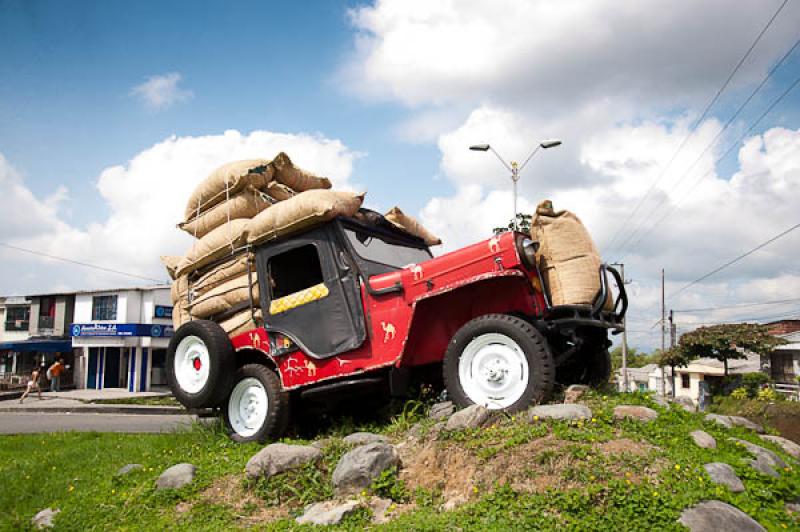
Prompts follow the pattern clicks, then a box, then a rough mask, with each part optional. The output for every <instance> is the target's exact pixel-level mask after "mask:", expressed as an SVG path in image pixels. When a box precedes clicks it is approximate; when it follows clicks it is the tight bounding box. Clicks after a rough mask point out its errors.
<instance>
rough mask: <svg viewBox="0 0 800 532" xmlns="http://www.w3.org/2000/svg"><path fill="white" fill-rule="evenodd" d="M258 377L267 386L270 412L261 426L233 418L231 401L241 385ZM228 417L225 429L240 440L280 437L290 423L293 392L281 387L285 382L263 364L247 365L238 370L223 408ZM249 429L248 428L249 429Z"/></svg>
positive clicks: (232, 437)
mask: <svg viewBox="0 0 800 532" xmlns="http://www.w3.org/2000/svg"><path fill="white" fill-rule="evenodd" d="M249 378H253V379H256V380H257V381H258V382H260V383H261V385H262V386H263V388H264V391H265V392H266V396H267V408H266V415H265V416H264V417H263V419H262V420H261V424H260V426H257V427H244V426H242V425H240V421H236V420H234V419H232V416H231V408H232V405H231V403H230V401H231V399H233V397H234V395H235V392H236V389H237V385H238V384H239V383H241V382H242V381H243V380H244V379H249ZM222 415H223V418H224V419H225V428H226V429H227V431H228V435H229V436H230V438H231V439H232V440H233V441H235V442H239V443H246V442H251V441H257V442H261V443H264V442H266V441H267V440H270V439H277V438H279V437H281V436H282V435H283V433H284V432H286V426H287V425H288V423H289V393H288V392H285V391H283V390H282V389H281V382H280V379H278V376H277V375H276V374H275V372H274V371H272V370H271V369H269V368H268V367H266V366H264V365H262V364H245V365H244V366H242V367H241V368H239V369H238V370H237V371H236V376H235V378H234V384H233V389H232V390H231V394H230V395H229V397H228V398H227V400H226V404H225V405H223V407H222ZM245 429H248V430H247V432H245Z"/></svg>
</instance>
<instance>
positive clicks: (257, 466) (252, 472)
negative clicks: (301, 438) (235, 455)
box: [245, 443, 322, 478]
mask: <svg viewBox="0 0 800 532" xmlns="http://www.w3.org/2000/svg"><path fill="white" fill-rule="evenodd" d="M320 458H322V451H320V450H319V449H317V448H315V447H312V446H310V445H287V444H285V443H272V444H270V445H267V446H266V447H264V448H263V449H261V450H260V451H258V452H257V453H256V454H254V455H253V456H252V457H251V458H250V460H248V461H247V465H246V466H245V471H246V472H247V476H248V477H250V478H259V477H264V478H270V477H271V476H273V475H279V474H280V473H283V472H285V471H288V470H290V469H294V468H295V467H300V466H301V465H303V464H307V463H308V462H311V461H314V460H319V459H320Z"/></svg>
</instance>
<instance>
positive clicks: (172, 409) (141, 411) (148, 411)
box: [0, 405, 207, 417]
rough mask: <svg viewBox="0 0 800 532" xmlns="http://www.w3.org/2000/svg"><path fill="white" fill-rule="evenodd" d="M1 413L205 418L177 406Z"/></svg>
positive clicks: (7, 410)
mask: <svg viewBox="0 0 800 532" xmlns="http://www.w3.org/2000/svg"><path fill="white" fill-rule="evenodd" d="M0 412H2V413H11V414H73V413H74V414H123V415H124V414H130V415H151V416H164V415H177V416H200V417H207V412H206V411H205V410H186V409H185V408H182V407H179V406H128V407H124V408H120V407H117V406H111V407H99V406H89V405H87V406H78V407H69V406H54V407H50V408H37V407H31V408H0Z"/></svg>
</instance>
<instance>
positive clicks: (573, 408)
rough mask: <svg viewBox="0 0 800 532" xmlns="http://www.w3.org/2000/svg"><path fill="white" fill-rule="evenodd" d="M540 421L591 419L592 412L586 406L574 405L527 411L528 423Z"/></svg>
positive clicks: (539, 407) (549, 406) (536, 407)
mask: <svg viewBox="0 0 800 532" xmlns="http://www.w3.org/2000/svg"><path fill="white" fill-rule="evenodd" d="M540 419H563V420H575V419H592V411H591V409H590V408H589V407H588V406H586V405H574V404H557V405H538V406H534V407H531V408H529V409H528V421H529V422H531V423H534V422H536V421H538V420H540Z"/></svg>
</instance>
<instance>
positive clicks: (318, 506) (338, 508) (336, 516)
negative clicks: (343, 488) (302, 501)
mask: <svg viewBox="0 0 800 532" xmlns="http://www.w3.org/2000/svg"><path fill="white" fill-rule="evenodd" d="M360 507H361V503H360V502H358V501H346V502H338V501H325V502H317V503H314V504H309V505H308V506H306V509H305V511H304V512H303V515H301V516H300V517H298V518H297V519H295V521H296V522H297V523H298V524H300V525H305V524H308V525H336V524H338V523H340V522H341V520H342V519H344V517H345V516H346V515H348V514H350V513H353V512H354V511H355V510H357V509H358V508H360Z"/></svg>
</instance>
